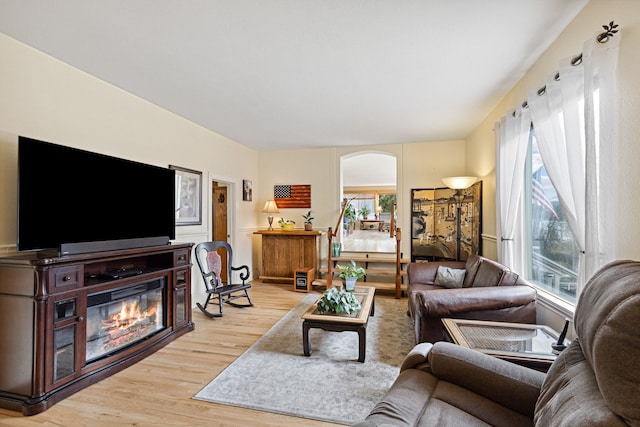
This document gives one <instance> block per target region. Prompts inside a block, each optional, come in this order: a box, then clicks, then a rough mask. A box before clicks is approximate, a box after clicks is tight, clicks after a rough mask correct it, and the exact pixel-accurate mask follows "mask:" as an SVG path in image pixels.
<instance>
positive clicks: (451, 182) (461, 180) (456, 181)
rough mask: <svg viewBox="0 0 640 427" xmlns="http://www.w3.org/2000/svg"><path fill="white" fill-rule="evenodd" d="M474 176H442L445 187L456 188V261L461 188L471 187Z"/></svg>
mask: <svg viewBox="0 0 640 427" xmlns="http://www.w3.org/2000/svg"><path fill="white" fill-rule="evenodd" d="M477 179H478V178H476V177H475V176H450V177H447V178H442V182H443V183H444V185H446V186H447V187H449V188H451V189H452V190H456V195H455V199H456V261H460V239H461V233H460V216H461V205H462V199H463V198H464V194H462V190H464V189H465V188H469V187H471V186H472V185H473V184H474V183H475V182H476V180H477Z"/></svg>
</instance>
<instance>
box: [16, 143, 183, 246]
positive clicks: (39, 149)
mask: <svg viewBox="0 0 640 427" xmlns="http://www.w3.org/2000/svg"><path fill="white" fill-rule="evenodd" d="M170 239H175V171H174V170H172V169H168V168H163V167H159V166H152V165H147V164H144V163H139V162H134V161H130V160H125V159H120V158H116V157H111V156H106V155H103V154H98V153H92V152H89V151H84V150H79V149H76V148H71V147H66V146H63V145H57V144H52V143H49V142H44V141H38V140H35V139H31V138H26V137H22V136H21V137H19V141H18V239H17V246H18V251H21V252H22V251H35V250H50V249H55V250H57V251H58V253H59V255H68V254H72V253H84V252H97V251H103V250H113V249H128V248H133V247H145V246H154V245H158V244H167V243H169V240H170Z"/></svg>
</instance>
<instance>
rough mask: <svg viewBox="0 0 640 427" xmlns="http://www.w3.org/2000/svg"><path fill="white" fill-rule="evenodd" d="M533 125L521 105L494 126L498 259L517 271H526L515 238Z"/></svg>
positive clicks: (519, 247) (526, 111) (527, 111)
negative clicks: (528, 145) (528, 144)
mask: <svg viewBox="0 0 640 427" xmlns="http://www.w3.org/2000/svg"><path fill="white" fill-rule="evenodd" d="M530 128H531V118H530V113H529V110H528V109H522V108H518V109H517V110H512V111H508V112H507V115H506V116H504V117H502V119H501V120H500V122H499V123H496V126H495V129H494V132H495V136H496V165H497V167H496V213H497V217H498V261H500V262H501V263H502V264H504V265H506V266H508V267H510V268H511V269H512V270H514V271H525V270H524V268H525V266H524V257H523V256H522V250H521V248H522V245H521V244H517V245H516V244H515V238H516V226H517V221H516V220H517V218H518V209H519V207H520V200H521V197H522V189H523V187H524V185H523V183H524V173H523V172H522V171H523V170H524V164H525V160H526V156H527V143H528V141H529V131H530Z"/></svg>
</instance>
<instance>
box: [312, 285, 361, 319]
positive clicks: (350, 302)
mask: <svg viewBox="0 0 640 427" xmlns="http://www.w3.org/2000/svg"><path fill="white" fill-rule="evenodd" d="M361 308H362V304H360V301H358V298H356V296H355V295H354V294H353V292H347V291H345V290H344V289H340V290H338V288H336V287H333V288H331V289H327V290H326V291H324V293H323V294H322V298H320V300H319V301H318V312H320V314H324V313H336V314H340V313H342V312H345V313H347V314H354V313H357V312H358V310H360V309H361Z"/></svg>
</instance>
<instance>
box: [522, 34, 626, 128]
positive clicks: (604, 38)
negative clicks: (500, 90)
mask: <svg viewBox="0 0 640 427" xmlns="http://www.w3.org/2000/svg"><path fill="white" fill-rule="evenodd" d="M618 27H619V25H618V24H615V23H614V22H613V21H611V22H609V25H603V26H602V28H604V31H603V32H602V33H600V34H598V36H597V37H596V41H597V42H598V43H603V44H604V43H606V42H608V41H609V38H610V37H613V35H614V34H615V33H617V32H618V30H617V28H618ZM581 63H582V53H580V54H578V55H576V56H575V57H573V58H572V59H571V65H573V66H576V65H580V64H581ZM553 79H554V80H555V81H558V80H560V73H559V72H558V73H556V75H555V76H553ZM546 91H547V86H546V85H545V86H542V87H541V88H540V89H538V92H537V93H538V95H544V93H545V92H546ZM521 106H522V108H529V103H528V102H527V101H526V100H525V101H524V102H523V103H522V104H521ZM515 114H516V113H515V111H514V112H513V116H514V117H515Z"/></svg>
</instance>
